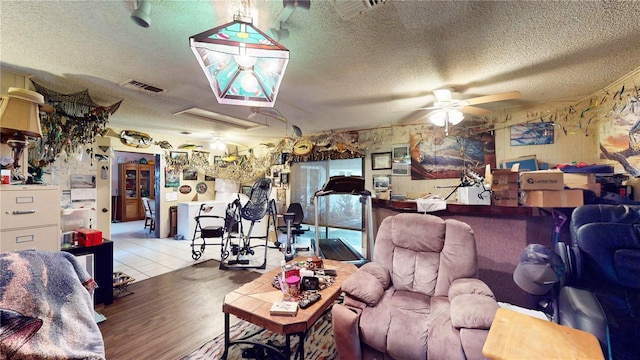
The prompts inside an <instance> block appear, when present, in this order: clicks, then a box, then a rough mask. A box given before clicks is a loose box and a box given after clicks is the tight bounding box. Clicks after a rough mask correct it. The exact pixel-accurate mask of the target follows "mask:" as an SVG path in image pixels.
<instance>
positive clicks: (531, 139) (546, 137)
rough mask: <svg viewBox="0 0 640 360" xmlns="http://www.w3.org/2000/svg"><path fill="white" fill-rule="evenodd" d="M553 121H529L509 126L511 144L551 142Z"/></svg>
mask: <svg viewBox="0 0 640 360" xmlns="http://www.w3.org/2000/svg"><path fill="white" fill-rule="evenodd" d="M553 126H554V124H553V123H545V122H539V123H531V124H523V125H513V126H511V127H510V128H509V129H510V132H511V134H510V135H511V144H510V145H511V146H523V145H549V144H553V135H554V131H553Z"/></svg>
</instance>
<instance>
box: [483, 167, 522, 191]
mask: <svg viewBox="0 0 640 360" xmlns="http://www.w3.org/2000/svg"><path fill="white" fill-rule="evenodd" d="M490 179H491V182H490V183H489V184H491V190H492V191H504V190H518V173H517V172H515V171H511V170H509V169H506V170H504V169H503V170H500V169H494V170H493V171H491V178H490Z"/></svg>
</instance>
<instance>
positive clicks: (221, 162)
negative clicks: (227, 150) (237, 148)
mask: <svg viewBox="0 0 640 360" xmlns="http://www.w3.org/2000/svg"><path fill="white" fill-rule="evenodd" d="M213 163H214V164H215V165H216V166H217V167H227V162H226V161H224V160H222V156H220V155H214V156H213Z"/></svg>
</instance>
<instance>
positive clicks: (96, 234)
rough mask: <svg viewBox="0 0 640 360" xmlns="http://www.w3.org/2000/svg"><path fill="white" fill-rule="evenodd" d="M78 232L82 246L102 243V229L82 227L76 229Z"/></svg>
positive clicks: (78, 238) (77, 237)
mask: <svg viewBox="0 0 640 360" xmlns="http://www.w3.org/2000/svg"><path fill="white" fill-rule="evenodd" d="M76 231H77V232H78V234H77V236H76V239H77V240H78V245H80V246H94V245H99V244H101V243H102V231H100V230H94V229H87V228H80V229H77V230H76Z"/></svg>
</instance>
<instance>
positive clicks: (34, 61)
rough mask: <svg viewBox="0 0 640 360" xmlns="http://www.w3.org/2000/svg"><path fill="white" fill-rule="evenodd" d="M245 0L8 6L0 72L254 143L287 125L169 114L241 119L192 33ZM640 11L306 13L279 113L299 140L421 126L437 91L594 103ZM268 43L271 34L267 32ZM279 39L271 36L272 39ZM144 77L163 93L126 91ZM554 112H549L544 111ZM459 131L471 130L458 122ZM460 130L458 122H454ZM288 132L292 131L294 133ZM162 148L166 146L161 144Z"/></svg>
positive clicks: (138, 115) (269, 16) (146, 124)
mask: <svg viewBox="0 0 640 360" xmlns="http://www.w3.org/2000/svg"><path fill="white" fill-rule="evenodd" d="M250 5H251V7H250V8H251V13H252V16H253V17H254V24H256V25H257V27H259V28H260V29H262V30H263V31H265V32H266V31H267V29H269V28H270V27H272V26H273V25H274V22H275V21H276V19H278V16H279V14H280V13H281V11H282V10H283V2H282V1H277V0H274V1H264V0H263V1H255V0H254V1H253V2H250ZM242 8H243V6H242V5H241V1H238V0H235V1H212V0H209V1H170V0H153V1H151V26H150V27H149V28H143V27H140V26H138V25H136V24H135V23H134V22H133V21H132V20H131V19H130V13H131V11H132V9H133V2H132V1H125V0H111V1H4V0H2V1H0V14H1V15H0V26H1V27H0V30H1V32H0V34H1V35H0V65H1V66H2V68H5V69H9V70H14V71H19V72H23V73H27V74H31V75H32V78H33V79H34V80H35V81H37V82H39V83H40V84H42V85H44V86H46V87H48V88H50V89H52V90H56V91H59V92H63V93H71V92H76V91H81V90H84V89H88V90H89V93H90V95H91V96H92V97H93V98H94V100H95V101H96V102H97V103H99V104H102V105H108V104H112V103H114V102H116V101H118V100H120V99H123V100H124V101H123V103H122V105H121V106H120V109H119V110H118V111H117V112H116V113H115V114H114V115H113V116H112V117H111V118H110V125H112V126H114V127H119V128H124V129H132V130H138V131H143V132H144V131H146V132H152V133H156V134H171V135H177V134H178V132H180V131H190V132H192V133H194V135H193V139H197V138H198V139H199V138H202V139H208V138H210V137H211V136H212V134H213V133H221V134H223V136H225V137H226V138H227V139H228V140H230V141H234V142H239V143H244V144H247V145H254V144H256V143H258V142H260V140H262V139H264V138H277V137H281V136H283V135H284V134H285V132H286V131H287V126H286V125H285V124H284V123H282V122H280V121H278V120H275V119H272V118H268V117H265V116H263V115H258V116H255V117H254V118H253V119H252V121H255V122H259V123H262V124H267V125H268V127H266V128H263V129H260V130H254V131H239V130H233V129H230V128H223V127H217V126H215V125H214V124H212V123H210V122H207V121H195V120H191V119H185V118H183V117H178V116H175V115H173V113H176V112H179V111H183V110H186V109H189V108H192V107H198V108H202V109H207V110H211V111H214V112H216V113H220V114H224V115H229V116H234V117H238V118H242V119H246V118H247V116H248V115H249V114H250V113H251V111H250V110H249V108H247V107H240V106H232V105H219V104H218V103H217V102H216V100H215V97H214V95H213V93H212V91H211V89H210V88H209V87H208V83H207V81H206V79H205V77H204V74H203V73H202V70H201V69H200V68H199V66H198V64H197V62H196V59H195V57H194V56H193V53H192V52H191V50H190V48H189V36H192V35H195V34H198V33H200V32H202V31H205V30H208V29H210V28H213V27H216V26H218V25H221V24H223V23H227V22H230V21H232V15H233V13H234V12H236V11H238V10H240V9H242ZM639 19H640V2H611V1H606V2H601V1H594V2H573V1H571V2H565V1H558V2H555V1H554V2H551V1H542V2H520V1H518V2H516V1H500V2H481V1H473V2H472V1H455V2H454V1H444V2H435V1H399V0H388V1H387V2H386V4H383V5H377V6H375V7H374V8H373V9H372V10H371V11H368V12H365V13H363V14H361V15H359V16H357V17H354V18H351V19H349V20H344V19H342V18H341V17H340V16H339V14H338V12H337V11H336V9H335V7H334V6H333V1H319V0H312V1H311V6H310V9H309V10H305V9H301V8H298V9H296V10H295V11H294V12H293V13H292V14H291V15H290V16H289V18H288V19H287V21H286V23H285V25H284V27H285V28H287V29H289V31H290V36H289V37H288V38H285V39H281V40H280V41H279V42H280V43H281V44H282V45H284V46H285V47H287V48H288V49H289V50H290V58H291V60H290V62H289V66H288V68H287V71H286V73H285V76H284V80H283V81H282V86H281V89H280V93H279V95H278V98H277V102H276V106H275V107H276V108H277V109H278V110H279V111H280V112H281V113H282V114H283V115H284V117H286V118H287V120H288V122H289V125H297V126H299V127H300V128H301V129H302V131H303V132H304V133H314V132H320V131H326V130H340V129H347V128H369V127H375V126H377V125H380V124H384V125H388V124H398V123H407V122H416V121H420V119H421V118H423V117H424V115H425V114H426V113H427V112H426V111H412V110H411V109H415V108H421V107H425V106H429V105H431V104H433V100H434V98H433V96H432V91H433V90H435V89H438V88H443V87H448V88H452V89H454V90H455V91H456V92H457V93H456V94H455V95H454V97H457V98H459V99H467V98H471V97H476V96H482V95H490V94H494V93H500V92H506V91H513V90H517V91H520V92H521V93H522V97H521V98H520V99H518V100H510V101H503V102H498V103H492V104H484V105H478V107H485V108H510V107H517V106H528V105H531V104H535V103H545V102H549V101H557V100H561V99H571V100H578V99H582V98H584V97H587V96H589V95H591V94H593V93H595V92H596V91H598V90H600V89H602V88H604V87H605V86H607V85H609V84H611V83H612V82H614V81H616V80H618V79H619V78H621V77H622V76H624V75H625V74H627V73H630V72H631V71H633V70H634V69H636V68H638V67H639V66H640V22H639V21H638V20H639ZM268 33H269V32H268ZM269 34H271V33H269ZM129 79H135V80H137V81H141V82H144V83H147V84H150V85H153V86H156V87H159V88H162V89H165V90H166V91H165V92H164V93H161V94H156V95H148V94H145V93H142V92H139V91H136V90H130V89H125V88H122V87H120V86H119V84H121V83H123V82H125V81H127V80H129ZM549 106H552V105H551V104H549ZM462 125H464V122H463V123H462ZM458 126H460V125H458ZM289 133H291V130H289ZM154 140H162V139H154Z"/></svg>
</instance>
